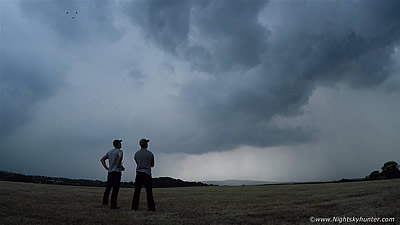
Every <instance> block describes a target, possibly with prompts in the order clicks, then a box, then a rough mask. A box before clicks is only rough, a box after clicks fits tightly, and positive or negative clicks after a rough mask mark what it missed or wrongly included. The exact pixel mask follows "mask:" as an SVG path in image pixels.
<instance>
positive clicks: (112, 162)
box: [100, 139, 125, 209]
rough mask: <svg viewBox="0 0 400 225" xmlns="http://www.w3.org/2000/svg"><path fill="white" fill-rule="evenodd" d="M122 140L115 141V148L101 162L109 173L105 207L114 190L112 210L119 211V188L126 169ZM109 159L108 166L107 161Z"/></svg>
mask: <svg viewBox="0 0 400 225" xmlns="http://www.w3.org/2000/svg"><path fill="white" fill-rule="evenodd" d="M121 142H122V140H118V139H116V140H114V141H113V146H114V148H113V149H111V150H110V151H108V152H107V153H106V154H105V155H104V156H103V157H102V158H101V159H100V162H101V164H102V165H103V167H104V168H105V169H106V170H107V171H108V175H107V187H106V190H105V191H104V195H103V205H108V197H109V195H110V191H111V189H112V194H111V209H118V207H117V197H118V192H119V187H120V183H121V176H122V171H124V170H125V168H124V167H123V166H122V159H123V152H122V150H121V148H122V144H121ZM107 159H108V161H109V162H108V165H109V166H107V165H106V160H107Z"/></svg>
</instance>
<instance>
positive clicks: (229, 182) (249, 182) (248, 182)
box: [203, 180, 276, 186]
mask: <svg viewBox="0 0 400 225" xmlns="http://www.w3.org/2000/svg"><path fill="white" fill-rule="evenodd" d="M203 183H206V184H213V185H220V186H225V185H226V186H241V185H264V184H276V182H269V181H254V180H222V181H203Z"/></svg>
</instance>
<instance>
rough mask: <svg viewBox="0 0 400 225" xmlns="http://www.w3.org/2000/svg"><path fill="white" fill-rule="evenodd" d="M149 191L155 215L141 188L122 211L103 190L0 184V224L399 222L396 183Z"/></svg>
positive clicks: (399, 184) (128, 195)
mask: <svg viewBox="0 0 400 225" xmlns="http://www.w3.org/2000/svg"><path fill="white" fill-rule="evenodd" d="M153 190H154V197H155V201H156V207H157V211H156V212H154V213H152V212H147V205H146V197H145V190H144V189H143V190H142V195H141V203H140V206H139V207H140V211H137V212H134V211H131V210H130V204H131V200H132V194H133V189H126V188H122V189H121V190H120V194H119V199H118V204H119V206H120V207H121V208H120V209H119V210H110V209H109V208H105V207H102V206H101V198H102V194H103V191H104V188H96V187H76V186H62V185H45V184H32V183H13V182H0V224H7V225H13V224H29V225H30V224H44V225H56V224H57V225H58V224H82V225H90V224H105V225H106V224H107V225H109V224H118V225H126V224H160V225H167V224H185V225H188V224H311V222H309V218H310V217H311V216H314V217H334V216H336V217H343V216H348V217H353V216H354V217H395V219H396V222H395V223H385V224H400V179H396V180H383V181H363V182H352V183H329V184H297V185H266V186H239V187H188V188H164V189H161V188H159V189H153ZM315 224H324V223H315ZM326 224H327V223H326ZM362 224H367V223H362ZM381 224H384V223H381Z"/></svg>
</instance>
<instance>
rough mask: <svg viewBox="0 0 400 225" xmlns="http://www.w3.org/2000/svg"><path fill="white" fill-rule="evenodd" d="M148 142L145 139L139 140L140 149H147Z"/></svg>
mask: <svg viewBox="0 0 400 225" xmlns="http://www.w3.org/2000/svg"><path fill="white" fill-rule="evenodd" d="M149 141H150V140H148V139H145V138H142V139H140V141H139V145H140V147H142V148H147V147H149V145H148V143H149Z"/></svg>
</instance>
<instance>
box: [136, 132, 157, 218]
mask: <svg viewBox="0 0 400 225" xmlns="http://www.w3.org/2000/svg"><path fill="white" fill-rule="evenodd" d="M149 141H150V140H147V139H144V138H143V139H141V140H140V141H139V145H140V147H141V149H140V150H139V151H137V152H136V153H135V156H134V159H135V162H136V165H137V167H136V178H135V192H134V194H133V199H132V210H135V211H136V210H138V209H139V199H140V191H141V188H142V185H143V184H144V186H145V187H146V195H147V206H148V209H149V211H155V210H156V206H155V203H154V198H153V189H152V188H153V182H152V178H151V167H154V155H153V153H152V152H151V151H149V150H148V149H147V148H148V143H149Z"/></svg>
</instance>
